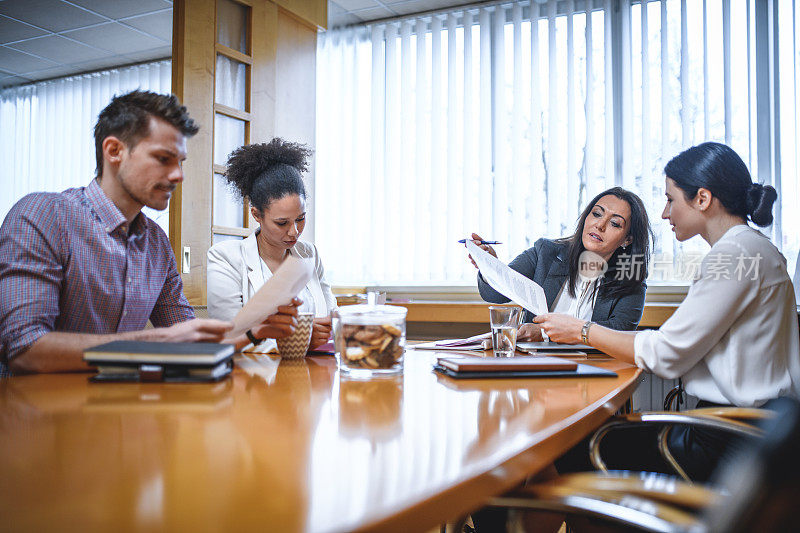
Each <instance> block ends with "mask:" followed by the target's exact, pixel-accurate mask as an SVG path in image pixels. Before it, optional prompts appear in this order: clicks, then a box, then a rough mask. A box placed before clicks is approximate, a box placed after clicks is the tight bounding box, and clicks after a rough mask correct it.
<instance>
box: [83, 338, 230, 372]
mask: <svg viewBox="0 0 800 533" xmlns="http://www.w3.org/2000/svg"><path fill="white" fill-rule="evenodd" d="M233 352H234V347H233V345H231V344H214V343H206V342H150V341H114V342H109V343H106V344H101V345H100V346H95V347H94V348H89V349H87V350H84V352H83V359H84V360H85V361H86V362H87V363H89V364H90V365H92V366H96V367H97V374H96V375H94V376H92V378H91V380H92V381H172V382H195V381H199V382H204V381H205V382H207V381H219V380H220V379H222V378H224V377H225V376H227V375H228V374H230V373H231V369H232V368H233V359H232V357H233Z"/></svg>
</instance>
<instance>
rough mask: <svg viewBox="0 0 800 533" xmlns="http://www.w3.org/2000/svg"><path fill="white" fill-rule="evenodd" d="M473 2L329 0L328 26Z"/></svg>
mask: <svg viewBox="0 0 800 533" xmlns="http://www.w3.org/2000/svg"><path fill="white" fill-rule="evenodd" d="M474 3H476V0H329V2H328V27H329V28H333V27H336V26H347V25H349V24H358V23H360V22H367V21H370V20H376V19H382V18H389V17H397V16H403V15H412V14H414V13H420V12H423V11H431V10H434V9H443V8H447V7H454V6H462V5H465V4H474Z"/></svg>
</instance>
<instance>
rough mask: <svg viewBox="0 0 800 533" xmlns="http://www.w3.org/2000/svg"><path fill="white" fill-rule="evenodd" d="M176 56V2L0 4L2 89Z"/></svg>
mask: <svg viewBox="0 0 800 533" xmlns="http://www.w3.org/2000/svg"><path fill="white" fill-rule="evenodd" d="M171 55H172V0H0V87H3V86H9V85H19V84H23V83H28V82H30V81H36V80H44V79H49V78H56V77H60V76H67V75H70V74H76V73H79V72H90V71H93V70H99V69H103V68H110V67H114V66H119V65H126V64H130V63H138V62H141V61H149V60H152V59H160V58H164V57H170V56H171Z"/></svg>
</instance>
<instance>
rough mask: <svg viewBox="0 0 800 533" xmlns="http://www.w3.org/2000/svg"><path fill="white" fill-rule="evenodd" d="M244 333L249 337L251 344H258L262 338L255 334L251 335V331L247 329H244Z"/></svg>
mask: <svg viewBox="0 0 800 533" xmlns="http://www.w3.org/2000/svg"><path fill="white" fill-rule="evenodd" d="M244 334H245V335H247V338H248V339H250V342H252V343H253V346H258V345H259V344H261V342H262V341H263V340H264V339H259V338H257V337H256V336H255V335H253V332H252V331H250V330H249V329H248V330H247V331H245V332H244Z"/></svg>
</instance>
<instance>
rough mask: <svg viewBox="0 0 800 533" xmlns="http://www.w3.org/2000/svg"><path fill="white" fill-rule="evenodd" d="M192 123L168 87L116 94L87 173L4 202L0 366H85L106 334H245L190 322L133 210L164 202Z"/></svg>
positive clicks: (216, 323) (162, 240)
mask: <svg viewBox="0 0 800 533" xmlns="http://www.w3.org/2000/svg"><path fill="white" fill-rule="evenodd" d="M198 129H199V128H198V126H197V125H196V124H195V122H194V121H193V120H192V118H191V117H190V116H189V113H188V112H187V110H186V107H184V106H182V105H181V104H180V102H179V101H178V99H177V98H176V97H175V96H174V95H162V94H156V93H153V92H148V91H133V92H130V93H127V94H123V95H120V96H117V97H115V98H113V99H112V100H111V102H110V103H109V104H108V105H107V106H106V107H105V109H103V110H102V111H101V112H100V115H99V117H98V120H97V124H96V125H95V128H94V137H95V151H96V158H97V175H96V177H95V179H93V180H92V182H91V183H89V185H88V186H86V187H78V188H73V189H67V190H65V191H63V192H60V193H33V194H29V195H27V196H25V197H24V198H22V199H21V200H20V201H19V202H17V203H16V204H15V205H14V207H12V208H11V210H10V211H9V212H8V215H7V216H6V218H5V220H4V221H3V225H2V227H0V372H4V371H6V370H7V369H4V368H2V366H7V367H8V369H10V371H11V372H13V373H30V372H69V371H81V370H84V371H85V370H89V369H90V367H88V366H87V365H86V363H85V362H84V361H83V350H84V349H85V348H88V347H90V346H95V345H98V344H102V343H105V342H110V341H113V340H123V339H125V340H153V341H165V342H228V343H231V344H235V345H236V346H237V347H241V346H244V345H246V344H247V343H248V342H249V341H248V340H247V338H246V337H245V336H244V335H242V336H241V337H240V338H227V337H226V336H225V335H226V332H228V331H230V329H231V328H232V324H231V323H230V322H225V321H221V320H210V319H197V318H195V315H194V311H193V310H192V308H191V306H190V305H189V302H188V301H187V300H186V297H185V296H184V294H183V283H182V281H181V277H180V274H179V273H178V268H177V266H176V264H175V257H174V255H173V253H172V249H171V248H170V244H169V240H168V239H167V235H166V234H165V233H164V231H163V230H162V229H161V228H160V227H159V226H158V224H156V223H155V222H153V221H152V220H150V219H149V218H147V216H145V215H144V213H142V212H141V210H142V208H143V207H144V206H147V207H150V208H153V209H157V210H163V209H166V208H167V205H168V204H169V199H170V196H171V195H172V191H174V190H175V188H176V187H177V186H178V184H179V183H181V182H182V181H183V178H184V176H183V170H182V167H181V165H182V162H183V161H184V160H185V159H186V140H187V138H189V137H191V136H192V135H194V134H195V133H197V131H198ZM296 313H297V310H296V307H295V306H293V305H290V306H286V307H282V308H280V310H279V313H278V314H276V315H272V316H271V317H269V318H268V319H267V320H266V321H265V322H264V323H263V324H262V325H261V326H259V327H258V328H254V330H253V332H252V333H253V334H254V335H256V336H259V337H281V336H284V335H288V334H289V333H291V331H292V330H293V325H294V324H295V319H294V315H296ZM148 320H150V322H151V323H152V324H153V326H154V328H152V329H147V330H145V329H144V328H145V326H146V324H147V321H148Z"/></svg>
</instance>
